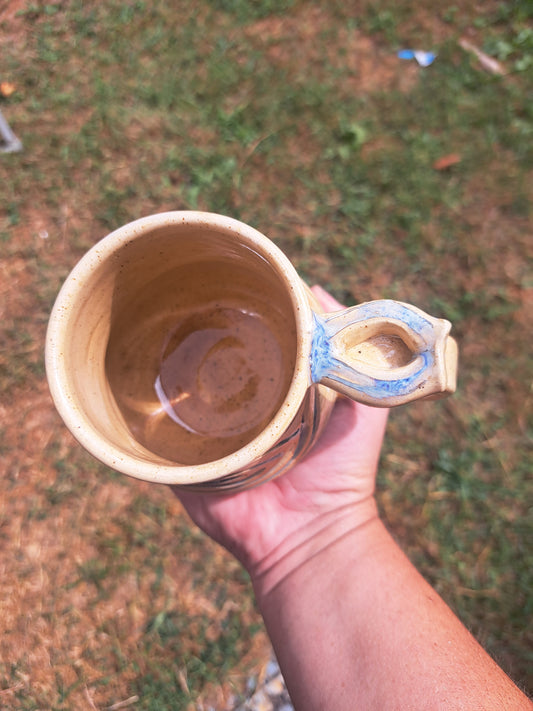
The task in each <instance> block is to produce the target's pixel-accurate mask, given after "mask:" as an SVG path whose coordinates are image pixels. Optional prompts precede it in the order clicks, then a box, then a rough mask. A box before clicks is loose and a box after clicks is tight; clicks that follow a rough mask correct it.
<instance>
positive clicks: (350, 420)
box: [177, 290, 533, 711]
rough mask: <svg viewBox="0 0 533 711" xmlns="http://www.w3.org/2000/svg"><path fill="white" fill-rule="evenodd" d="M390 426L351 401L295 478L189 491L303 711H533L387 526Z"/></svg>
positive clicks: (192, 509) (329, 304) (186, 497)
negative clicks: (241, 582) (250, 592)
mask: <svg viewBox="0 0 533 711" xmlns="http://www.w3.org/2000/svg"><path fill="white" fill-rule="evenodd" d="M316 294H317V296H318V297H319V298H320V299H321V300H322V303H323V305H324V307H325V308H326V309H328V310H331V311H333V310H336V309H338V308H340V304H337V302H335V301H334V300H332V299H331V297H330V296H328V295H327V294H326V293H325V292H323V291H322V290H317V291H316ZM386 420H387V413H386V412H385V411H383V410H379V409H373V408H368V407H365V406H364V405H358V404H356V403H353V402H351V401H347V400H340V401H339V402H338V403H337V405H336V407H335V410H334V412H333V415H332V418H331V421H330V423H329V425H328V428H327V430H326V432H325V433H324V435H323V437H322V439H321V440H320V442H319V443H318V445H317V446H316V447H315V449H313V451H312V452H311V453H310V455H309V456H308V457H307V458H306V459H305V460H304V461H302V462H301V463H299V464H298V465H296V466H295V467H294V468H293V469H292V470H291V471H290V472H288V474H286V475H285V476H282V477H280V478H279V479H276V480H275V481H272V482H268V483H266V484H264V485H262V486H260V487H258V488H257V489H253V490H251V491H245V492H242V493H239V494H235V495H233V496H202V495H195V494H190V493H187V494H184V493H183V492H179V491H178V492H177V494H178V496H179V497H180V498H181V500H182V501H183V503H184V505H185V507H186V508H187V510H188V511H189V513H190V515H191V517H192V518H193V520H194V521H196V523H197V524H198V525H199V526H200V527H201V528H203V530H204V531H206V532H207V533H208V534H209V535H211V536H212V537H213V538H214V539H215V540H217V541H218V542H219V543H221V544H222V545H224V546H225V547H226V548H227V549H228V550H229V551H230V552H232V553H233V554H234V555H235V556H236V557H237V558H238V559H239V560H240V561H241V562H242V563H243V565H244V566H245V568H246V569H247V570H248V572H249V573H250V576H251V578H252V582H253V585H254V589H255V592H256V596H257V601H258V604H259V607H260V609H261V612H262V614H263V617H264V620H265V624H266V627H267V631H268V633H269V635H270V637H271V640H272V643H273V645H274V648H275V651H276V655H277V657H278V661H279V663H280V666H281V669H282V672H283V674H284V677H285V680H286V682H287V686H288V689H289V692H290V694H291V697H292V699H293V703H294V705H295V707H296V709H297V710H298V711H344V710H346V711H354V710H355V709H357V710H361V711H363V710H371V709H375V710H376V711H384V710H386V711H389V710H394V709H398V711H410V710H417V709H420V710H422V709H423V710H424V711H425V710H427V709H446V711H453V710H458V709H465V710H468V711H474V710H477V709H483V710H486V711H488V710H490V709H494V710H495V711H496V710H498V711H505V710H506V709H513V710H516V711H521V710H525V709H532V708H533V704H531V703H530V702H529V701H528V699H527V698H526V697H525V696H524V695H523V694H522V693H521V692H520V691H519V689H518V688H517V687H516V686H515V685H514V684H513V683H512V681H511V680H510V679H509V678H508V677H507V676H506V675H505V674H504V672H503V671H502V670H501V669H500V668H499V667H498V666H497V664H495V662H494V661H493V660H492V659H491V658H490V656H489V655H488V654H487V653H486V652H485V651H484V650H483V649H482V648H481V647H480V646H479V644H478V643H477V642H476V641H475V639H474V638H473V637H472V636H471V635H470V634H469V632H468V631H467V630H466V628H465V627H464V626H463V625H462V624H461V622H460V621H459V620H458V618H457V617H456V616H455V615H454V614H453V613H452V612H451V610H450V609H449V608H448V607H447V606H446V604H445V603H444V602H443V601H442V599H441V598H440V597H439V596H438V595H437V593H436V592H435V591H434V590H433V589H432V588H431V586H430V585H428V583H427V582H426V581H425V580H424V579H423V578H422V576H421V575H420V574H419V573H418V572H417V571H416V569H415V568H414V567H413V566H412V565H411V563H410V562H409V561H408V559H407V558H406V557H405V556H404V554H403V553H402V552H401V550H400V549H399V547H398V546H397V545H396V544H395V542H394V541H393V540H392V538H391V537H390V536H389V534H388V533H387V531H386V530H385V527H384V525H383V523H382V522H381V521H380V520H379V517H378V515H377V509H376V503H375V499H374V485H375V476H376V468H377V463H378V458H379V453H380V448H381V443H382V438H383V434H384V430H385V425H386Z"/></svg>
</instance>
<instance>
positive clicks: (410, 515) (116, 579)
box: [0, 0, 533, 710]
mask: <svg viewBox="0 0 533 711" xmlns="http://www.w3.org/2000/svg"><path fill="white" fill-rule="evenodd" d="M530 27H531V6H530V3H528V2H526V1H525V0H521V1H520V0H515V1H514V2H507V3H500V2H494V1H491V2H486V3H483V5H482V6H476V8H475V12H474V8H473V7H472V6H471V3H465V2H457V3H454V4H453V5H451V6H449V7H448V8H446V9H442V10H436V9H435V8H434V3H430V2H427V1H423V2H420V3H417V4H416V6H415V5H413V4H412V3H407V2H403V1H402V2H399V3H394V4H393V3H391V2H390V0H379V1H378V2H373V3H367V2H364V1H363V0H361V1H360V2H358V3H356V5H355V6H352V5H350V7H347V6H346V3H341V2H331V3H321V2H304V1H303V0H293V1H292V2H290V3H287V2H284V3H280V2H277V1H276V0H269V1H268V2H267V1H265V2H260V3H244V2H241V0H218V1H216V0H210V1H209V0H202V2H197V3H184V2H180V3H178V4H177V5H176V4H174V5H173V6H172V7H170V6H169V5H168V4H165V3H162V2H159V1H157V0H156V2H153V3H147V2H140V1H129V2H120V3H119V2H115V1H114V0H113V1H112V2H109V3H105V4H101V3H100V4H97V3H81V2H79V1H77V0H66V1H65V2H50V3H46V2H34V3H26V4H24V3H7V4H6V3H4V4H3V5H1V6H0V29H1V31H2V32H1V35H0V36H1V37H2V39H0V43H1V50H2V59H3V65H2V69H1V73H2V75H1V76H0V80H6V81H7V80H9V81H12V82H14V83H15V85H16V91H15V92H14V93H13V94H12V95H11V96H9V97H5V98H3V99H0V108H1V110H2V112H3V114H4V115H5V117H6V119H7V120H8V121H9V123H10V125H11V127H12V128H13V130H14V131H15V133H16V134H17V135H18V136H19V138H21V140H22V141H23V144H24V150H23V152H21V153H17V154H0V184H1V185H2V191H1V194H0V254H1V257H2V260H1V265H0V269H1V270H2V271H1V274H2V279H1V283H0V291H1V302H0V303H1V305H0V310H1V314H2V321H1V325H0V329H1V331H0V333H1V337H0V342H1V343H2V348H1V349H0V388H1V390H2V392H3V393H4V396H5V402H3V403H2V419H3V421H2V440H1V448H0V456H1V458H2V463H3V471H4V472H5V476H4V477H3V478H2V484H1V486H2V496H3V498H2V500H3V501H4V502H5V503H3V504H2V505H0V537H1V539H2V541H3V542H4V543H5V551H6V555H5V561H6V562H5V566H6V567H5V571H4V573H3V590H2V593H1V595H0V608H1V609H2V615H1V617H2V620H3V630H2V632H3V634H2V636H1V639H0V694H1V695H0V705H1V706H2V707H3V708H6V709H15V708H16V709H39V708H51V709H52V708H53V709H62V710H63V709H75V708H76V709H77V708H85V707H90V704H91V703H92V704H93V705H95V706H96V707H97V708H106V707H109V706H111V705H112V704H113V703H116V702H117V701H121V700H125V699H130V698H132V697H138V701H136V702H135V704H133V702H132V707H133V708H139V709H156V708H157V709H158V710H159V709H161V710H163V709H188V708H190V709H192V708H199V707H201V704H204V705H208V704H211V705H212V706H214V707H215V708H217V707H219V708H222V707H223V705H224V703H226V701H227V698H228V697H229V695H230V694H232V693H233V694H236V695H237V696H238V695H239V694H241V693H242V691H243V689H244V687H245V683H246V677H247V675H248V674H251V673H254V670H255V671H256V670H257V669H258V666H259V665H260V663H261V660H264V658H265V655H266V649H267V645H266V639H265V636H264V632H263V630H262V626H261V622H260V619H259V617H258V614H257V612H256V611H255V609H254V605H253V598H252V593H251V589H250V586H249V583H248V581H247V580H246V579H245V578H244V577H243V574H242V572H241V571H240V568H239V567H238V565H237V564H236V563H234V562H233V561H232V560H231V559H230V558H229V557H228V556H226V555H225V554H224V553H222V552H221V551H219V550H218V549H217V548H216V547H215V546H214V545H213V544H211V543H210V542H209V541H207V540H206V539H205V537H204V536H202V535H201V534H200V533H198V532H197V531H196V530H195V529H194V528H192V527H191V526H190V524H189V523H188V520H187V519H186V518H185V516H184V514H183V512H182V511H181V509H180V507H179V505H178V504H177V502H175V501H173V500H172V499H171V498H170V497H169V496H168V494H167V493H166V491H165V490H164V489H160V488H157V487H149V486H144V485H141V484H139V483H136V482H132V481H129V480H126V479H125V478H124V477H120V476H118V475H116V474H114V473H113V472H110V471H109V470H105V469H104V468H103V467H101V466H100V465H97V464H95V463H94V462H93V461H92V460H91V459H90V457H88V455H85V454H84V453H83V452H81V451H80V449H79V448H78V447H77V445H75V444H74V442H73V441H72V440H71V438H70V436H69V435H68V434H67V433H66V432H65V431H64V428H63V427H62V425H61V423H60V422H59V419H58V417H57V416H56V415H55V413H54V411H53V409H52V407H51V404H50V401H49V398H48V394H47V389H46V383H45V381H44V370H43V363H42V344H43V339H44V332H45V327H46V322H47V318H48V314H49V311H50V308H51V305H52V302H53V299H54V297H55V294H56V293H57V290H58V288H59V286H60V284H61V282H62V280H63V279H64V277H65V275H66V274H67V272H68V270H69V269H70V268H71V267H72V266H73V265H74V263H75V262H76V260H77V259H78V258H79V257H80V256H81V255H82V254H83V253H84V251H85V250H86V249H87V248H88V247H90V246H91V245H92V244H94V243H95V242H96V240H97V239H99V238H100V237H102V236H103V235H104V234H106V233H107V232H108V231H110V230H112V229H114V228H116V227H118V226H119V225H121V224H123V223H125V222H128V221H130V220H133V219H135V218H137V217H140V216H142V215H146V214H150V213H153V212H159V211H163V210H168V209H189V208H193V209H195V208H198V209H205V210H211V211H217V212H222V213H225V214H228V215H231V216H233V217H237V218H239V219H242V220H244V221H245V222H248V223H249V224H252V225H254V226H255V227H257V228H258V229H260V230H261V231H262V232H264V233H266V234H267V235H268V236H269V237H271V238H272V239H273V240H274V241H276V242H277V243H278V244H279V245H280V246H281V247H282V248H283V249H284V250H285V251H286V253H287V254H288V255H289V256H290V257H291V259H292V261H293V262H294V264H295V265H296V267H297V268H298V270H299V271H300V273H301V274H302V275H303V276H304V277H305V278H306V279H307V280H308V281H309V282H319V283H322V284H323V285H324V286H326V287H327V288H328V289H330V290H331V291H332V293H334V294H335V296H337V297H338V298H339V299H341V300H343V301H345V302H346V303H357V302H360V301H365V300H369V299H372V298H379V297H390V298H398V299H401V300H403V301H410V302H412V303H414V304H417V305H418V306H420V307H421V308H424V309H426V310H428V311H429V312H431V313H433V314H434V315H436V316H444V317H447V318H449V319H450V320H451V321H452V322H453V327H454V333H455V335H456V337H457V339H458V341H459V344H460V348H461V361H460V377H459V389H458V392H457V394H456V395H455V396H454V397H453V398H452V399H450V400H448V401H446V402H443V403H425V404H422V403H419V404H414V405H410V406H409V407H406V408H402V409H400V410H398V411H395V412H394V413H393V415H392V417H391V422H390V427H389V434H388V439H387V443H386V447H385V449H384V452H383V457H382V464H381V470H380V477H379V503H380V507H381V510H382V514H383V516H384V517H385V519H386V521H387V524H388V526H389V527H390V529H391V530H392V532H393V533H394V535H395V536H396V537H397V538H398V539H399V541H400V542H401V545H402V547H403V548H404V549H405V550H406V551H407V552H408V554H409V555H410V556H411V558H412V559H413V560H414V561H415V563H416V564H417V565H418V567H419V568H420V570H421V571H422V572H423V574H424V575H425V576H426V577H427V578H428V579H429V580H430V581H431V582H432V583H433V584H434V585H435V586H436V587H437V589H438V590H439V591H440V592H441V594H442V595H443V596H444V597H445V599H446V600H447V601H448V602H449V604H450V605H451V606H452V607H453V608H454V609H456V610H457V612H458V613H459V615H460V616H461V618H462V619H463V620H464V621H465V623H466V624H467V625H468V626H469V628H470V629H472V631H473V632H474V634H476V636H477V637H478V638H479V639H480V640H481V641H482V642H483V643H484V644H485V645H486V646H487V648H488V649H489V651H490V652H491V653H493V654H494V655H495V656H496V657H497V658H498V660H499V661H500V663H501V664H502V665H503V666H504V668H505V669H506V670H507V671H508V672H509V673H510V674H511V675H512V676H513V677H514V678H515V679H516V680H517V681H518V682H519V683H521V684H523V685H524V686H525V687H526V688H527V689H529V691H530V692H532V691H533V678H532V677H531V671H530V670H531V666H532V664H531V663H532V657H531V643H532V639H531V631H530V629H529V627H528V623H529V619H530V617H531V611H532V609H531V608H532V597H531V589H532V586H533V579H532V572H531V571H532V570H533V554H532V549H531V545H530V541H531V537H532V531H531V505H532V495H531V482H530V477H531V445H530V443H531V434H532V421H531V376H532V372H531V363H530V358H529V352H530V345H531V344H530V339H529V337H528V333H529V330H530V329H529V321H528V318H527V316H528V304H530V297H531V287H532V276H531V270H530V264H531V242H530V234H531V218H532V215H531V203H530V196H531V185H532V173H531V165H532V158H533V155H532V141H531V138H532V136H533V109H532V107H533V101H532V98H533V83H532V81H531V66H532V63H533V59H532V57H533V36H532V33H531V29H530ZM463 36H466V37H468V38H469V40H470V41H471V42H472V43H473V44H475V45H476V46H477V47H479V48H480V49H481V50H483V51H484V52H486V53H487V54H489V55H491V56H492V57H493V58H495V59H497V60H499V61H500V62H502V64H503V66H504V67H505V71H506V73H505V75H504V76H498V75H493V74H490V73H488V72H486V71H484V70H483V68H482V67H481V65H480V63H479V61H478V60H477V59H476V58H475V56H474V55H472V54H469V53H467V52H465V51H464V50H463V49H461V47H460V46H459V44H458V42H459V39H460V38H461V37H463ZM404 47H413V48H423V49H430V50H432V51H435V52H436V54H437V59H436V61H435V62H434V64H432V65H431V66H430V67H428V68H426V69H421V68H419V67H418V66H417V65H416V63H414V62H406V61H404V60H402V61H400V60H398V59H397V57H396V52H397V50H398V49H401V48H404ZM451 155H454V156H456V158H457V160H456V161H455V162H454V163H453V164H451V165H450V166H449V167H448V168H444V169H439V168H438V165H439V163H438V161H440V160H441V159H442V158H446V157H447V156H451Z"/></svg>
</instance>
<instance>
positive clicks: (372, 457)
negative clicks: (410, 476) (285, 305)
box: [174, 287, 387, 587]
mask: <svg viewBox="0 0 533 711" xmlns="http://www.w3.org/2000/svg"><path fill="white" fill-rule="evenodd" d="M313 291H314V294H315V296H316V297H317V299H318V300H319V302H320V303H321V305H322V307H323V308H324V309H325V310H326V311H336V310H339V309H341V308H342V306H341V304H339V303H338V302H337V301H336V300H335V299H333V297H331V296H330V295H329V294H328V293H327V292H325V291H324V290H323V289H322V288H320V287H314V288H313ZM386 421H387V410H384V409H381V408H372V407H367V406H366V405H362V404H359V403H356V402H353V401H351V400H347V399H344V398H343V399H339V400H338V401H337V403H336V405H335V407H334V410H333V413H332V415H331V418H330V421H329V423H328V425H327V427H326V429H325V431H324V433H323V434H322V436H321V438H320V440H319V441H318V443H317V444H316V445H315V447H314V448H313V449H312V450H311V452H310V453H309V454H308V455H307V457H305V459H303V460H302V461H300V462H299V463H298V464H296V465H295V466H294V467H293V468H292V469H290V470H289V471H288V472H287V473H286V474H284V475H282V476H280V477H278V478H277V479H274V480H272V481H270V482H266V483H264V484H262V485H261V486H258V487H257V488H254V489H250V490H246V491H242V492H239V493H236V494H229V495H228V494H225V495H217V494H196V493H191V492H187V491H184V490H181V489H177V488H176V489H175V490H174V491H175V493H176V495H177V496H178V497H179V499H180V500H181V501H182V503H183V505H184V506H185V508H186V510H187V512H188V513H189V515H190V517H191V518H192V520H193V521H194V522H195V523H196V524H197V525H198V526H199V527H200V528H201V529H202V530H203V531H205V532H206V533H207V534H208V535H209V536H211V538H213V539H214V540H215V541H217V542H218V543H220V544H221V545H223V546H224V547H225V548H227V549H228V550H229V551H230V552H231V553H232V554H233V555H235V556H236V558H237V559H238V560H240V561H241V563H242V564H243V565H244V567H245V568H246V569H247V570H248V572H249V573H250V575H251V577H252V580H254V582H255V581H256V579H258V578H265V577H266V578H268V582H267V583H266V584H267V586H268V587H271V586H272V585H275V584H277V582H279V580H280V579H281V578H283V577H284V576H285V575H287V574H288V573H289V572H290V570H291V569H292V568H293V567H294V566H297V565H300V564H301V563H302V561H303V560H304V558H305V557H307V556H310V555H313V553H314V552H316V551H317V550H321V549H322V548H323V547H324V546H326V545H329V543H331V542H332V541H333V540H335V539H336V538H338V537H339V536H342V535H344V534H345V533H347V532H348V531H350V530H351V529H353V528H355V527H358V526H361V525H364V524H365V523H366V522H368V521H369V520H372V519H373V518H376V516H377V512H376V505H375V501H374V486H375V477H376V470H377V464H378V460H379V454H380V450H381V444H382V440H383V435H384V431H385V426H386Z"/></svg>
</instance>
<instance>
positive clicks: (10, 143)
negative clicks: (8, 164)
mask: <svg viewBox="0 0 533 711" xmlns="http://www.w3.org/2000/svg"><path fill="white" fill-rule="evenodd" d="M0 135H1V136H2V142H0V153H16V152H17V151H21V150H22V143H21V142H20V141H19V139H18V138H17V137H16V136H15V134H14V133H13V131H12V130H11V129H10V127H9V124H8V122H7V121H6V120H5V118H4V116H3V114H2V112H1V111H0Z"/></svg>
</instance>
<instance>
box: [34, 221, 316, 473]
mask: <svg viewBox="0 0 533 711" xmlns="http://www.w3.org/2000/svg"><path fill="white" fill-rule="evenodd" d="M185 223H187V224H190V225H193V226H197V227H201V226H203V227H208V228H210V229H218V230H219V231H221V232H226V233H227V234H231V233H233V234H237V235H238V236H239V238H240V240H241V243H244V244H246V245H247V246H249V247H251V248H253V249H254V250H255V251H256V252H257V253H259V254H260V255H261V256H263V257H264V258H266V259H267V261H268V263H269V264H270V266H271V267H272V269H274V271H275V272H276V273H277V275H278V276H279V278H280V280H281V281H282V282H283V283H284V284H285V287H286V288H287V292H288V296H289V298H290V302H291V304H292V308H293V316H294V320H295V324H296V359H295V368H294V373H293V377H292V379H291V382H290V385H289V389H288V391H287V394H286V397H285V398H284V400H283V403H282V404H281V406H280V408H279V409H278V411H277V413H276V414H275V415H274V417H273V418H272V420H271V421H270V422H269V423H268V425H267V426H266V427H265V428H264V429H263V430H262V431H261V432H260V433H259V434H258V435H257V436H256V437H255V438H254V439H253V440H252V441H251V442H249V443H248V444H246V445H245V446H244V447H242V448H240V449H238V450H236V451H235V452H232V453H231V454H228V455H226V456H224V457H222V458H220V459H216V460H213V461H210V462H205V463H203V464H197V465H181V464H179V463H172V462H170V461H168V464H162V463H161V462H149V461H147V460H146V459H142V458H141V457H135V456H132V455H131V454H129V453H126V452H124V451H122V450H120V449H119V448H118V447H117V446H115V445H114V444H113V443H112V442H111V441H109V440H108V439H106V437H105V435H104V434H103V433H102V432H100V431H98V429H97V428H96V427H95V426H94V425H93V423H92V421H91V420H90V419H89V417H88V416H86V415H85V413H84V411H83V407H82V406H81V404H79V397H78V396H77V394H76V393H75V392H73V390H72V389H71V387H70V381H69V378H68V375H67V373H66V371H65V369H64V368H63V367H62V366H63V344H64V341H65V335H66V332H67V330H68V328H67V325H68V323H69V313H70V304H72V303H73V302H74V301H75V300H76V299H77V296H79V294H80V292H81V291H82V290H83V288H84V286H85V285H86V284H87V283H88V281H89V280H90V278H91V276H92V274H93V273H94V271H95V269H96V267H98V266H99V265H100V264H101V263H102V262H103V261H104V260H107V259H110V258H112V256H113V255H114V254H116V253H117V252H118V251H119V250H120V249H121V248H122V247H123V246H124V245H125V244H127V243H128V242H131V241H132V240H133V239H139V238H141V237H142V235H143V234H144V233H146V232H151V231H152V230H155V229H157V228H159V227H168V226H169V225H183V224H185ZM306 288H307V287H306V286H305V285H304V282H303V281H302V279H301V278H300V276H299V275H298V272H297V271H296V269H295V267H294V266H293V264H292V263H291V262H290V260H289V258H288V257H287V256H286V255H285V254H284V252H283V251H282V250H281V249H280V248H279V247H278V246H277V245H276V244H274V242H272V241H271V240H270V239H269V238H268V237H266V235H264V234H263V233H261V232H259V231H258V230H256V229H255V228H254V227H251V226H250V225H247V224H246V223H244V222H241V221H240V220H237V219H235V218H232V217H227V216H225V215H220V214H218V213H213V212H204V211H198V210H176V211H167V212H161V213H155V214H152V215H147V216H145V217H141V218H139V219H137V220H134V221H132V222H129V223H127V224H125V225H122V226H121V227H118V228H117V229H116V230H113V231H112V232H110V233H109V234H108V235H106V236H104V237H103V238H102V239H100V240H99V241H98V242H96V244H94V245H93V246H92V247H91V248H90V249H89V250H88V251H87V252H86V253H85V254H84V255H83V256H82V257H81V259H80V260H79V261H78V262H77V264H76V265H75V266H74V268H73V269H72V270H71V272H70V273H69V275H68V276H67V277H66V279H65V281H64V282H63V285H62V286H61V289H60V291H59V293H58V295H57V297H56V300H55V303H54V306H53V308H52V312H51V315H50V318H49V322H48V327H47V332H46V344H45V367H46V376H47V380H48V385H49V388H50V392H51V395H52V400H53V401H54V404H55V406H56V409H57V410H58V412H59V414H60V416H61V418H62V419H63V421H64V423H65V425H66V426H67V428H68V429H69V430H70V432H71V433H72V435H73V436H74V437H75V439H76V440H77V441H78V442H79V443H80V444H81V445H82V446H83V447H84V448H85V449H86V450H87V451H88V452H89V453H90V454H92V456H94V457H95V458H96V459H98V460H99V461H100V462H102V463H103V464H105V465H107V466H109V467H110V468H111V469H113V470H115V471H119V472H121V473H123V474H127V475H128V476H132V477H134V478H136V479H142V480H144V481H150V482H154V483H164V484H179V485H188V484H191V485H201V484H203V483H207V482H213V481H215V480H217V479H220V478H222V477H224V476H227V475H229V474H232V473H235V472H237V471H239V470H241V469H245V468H246V467H248V466H251V465H252V464H253V463H254V462H255V461H256V460H257V459H259V457H261V456H262V455H263V454H265V453H266V452H268V450H269V449H270V448H271V447H272V446H274V445H275V444H276V442H277V441H279V439H280V438H281V437H282V436H283V433H284V432H285V430H286V429H287V427H288V426H289V425H290V423H291V422H292V420H293V419H294V417H295V416H296V414H297V412H298V409H299V407H300V405H301V403H302V401H303V399H304V397H305V394H306V392H307V390H308V388H309V387H310V385H311V375H310V366H309V355H310V352H311V341H312V328H313V317H312V308H311V305H310V302H309V300H308V298H307V294H306ZM146 452H147V454H149V453H150V452H149V450H148V449H146ZM154 456H158V455H154Z"/></svg>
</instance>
